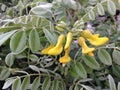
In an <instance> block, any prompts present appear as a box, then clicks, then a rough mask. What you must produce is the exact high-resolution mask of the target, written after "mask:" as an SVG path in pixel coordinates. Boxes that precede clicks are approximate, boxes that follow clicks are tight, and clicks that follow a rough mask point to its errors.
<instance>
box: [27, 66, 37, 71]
mask: <svg viewBox="0 0 120 90" xmlns="http://www.w3.org/2000/svg"><path fill="white" fill-rule="evenodd" d="M29 67H30V68H31V69H32V70H33V71H36V72H39V68H38V67H37V66H34V65H29Z"/></svg>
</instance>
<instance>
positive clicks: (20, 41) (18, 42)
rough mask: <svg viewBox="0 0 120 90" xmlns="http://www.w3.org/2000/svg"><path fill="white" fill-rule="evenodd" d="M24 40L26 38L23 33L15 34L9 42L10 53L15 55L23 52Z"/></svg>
mask: <svg viewBox="0 0 120 90" xmlns="http://www.w3.org/2000/svg"><path fill="white" fill-rule="evenodd" d="M26 40H27V36H26V32H25V31H18V32H16V33H15V34H14V35H13V36H12V37H11V40H10V49H11V51H12V52H13V53H15V54H19V53H21V52H23V51H24V50H25V48H26Z"/></svg>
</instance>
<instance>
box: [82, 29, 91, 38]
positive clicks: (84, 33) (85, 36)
mask: <svg viewBox="0 0 120 90" xmlns="http://www.w3.org/2000/svg"><path fill="white" fill-rule="evenodd" d="M81 36H83V37H84V38H89V37H91V36H92V33H91V32H90V30H83V31H82V33H81Z"/></svg>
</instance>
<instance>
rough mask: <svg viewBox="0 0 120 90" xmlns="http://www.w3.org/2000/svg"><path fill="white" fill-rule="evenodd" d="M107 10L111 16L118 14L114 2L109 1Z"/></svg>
mask: <svg viewBox="0 0 120 90" xmlns="http://www.w3.org/2000/svg"><path fill="white" fill-rule="evenodd" d="M107 8H108V12H109V13H110V14H111V15H115V14H116V6H115V3H114V2H113V1H112V0H107Z"/></svg>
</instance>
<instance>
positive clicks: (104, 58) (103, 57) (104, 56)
mask: <svg viewBox="0 0 120 90" xmlns="http://www.w3.org/2000/svg"><path fill="white" fill-rule="evenodd" d="M98 57H99V59H100V61H101V62H102V63H103V64H105V65H112V60H111V56H110V54H109V53H108V52H107V51H106V50H105V49H99V50H98Z"/></svg>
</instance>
